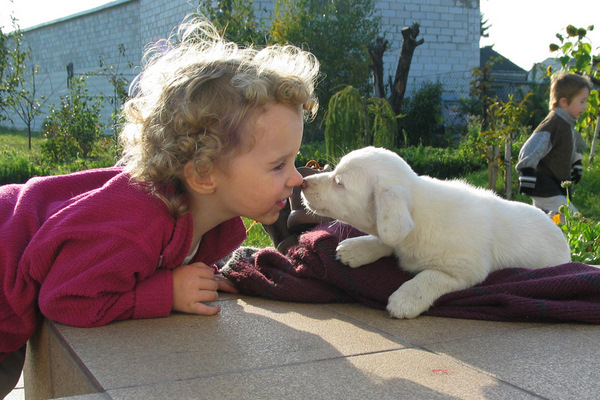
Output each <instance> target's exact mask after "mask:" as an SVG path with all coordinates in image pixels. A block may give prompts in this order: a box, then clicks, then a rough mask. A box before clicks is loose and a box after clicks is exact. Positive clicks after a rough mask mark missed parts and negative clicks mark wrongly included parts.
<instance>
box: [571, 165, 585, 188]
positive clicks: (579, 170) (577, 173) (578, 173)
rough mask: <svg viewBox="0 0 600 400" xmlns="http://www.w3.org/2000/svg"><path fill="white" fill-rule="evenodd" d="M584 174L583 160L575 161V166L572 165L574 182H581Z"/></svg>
mask: <svg viewBox="0 0 600 400" xmlns="http://www.w3.org/2000/svg"><path fill="white" fill-rule="evenodd" d="M582 176H583V164H582V163H581V160H579V161H575V162H574V163H573V166H572V167H571V180H572V181H573V182H574V183H579V181H580V180H581V177H582Z"/></svg>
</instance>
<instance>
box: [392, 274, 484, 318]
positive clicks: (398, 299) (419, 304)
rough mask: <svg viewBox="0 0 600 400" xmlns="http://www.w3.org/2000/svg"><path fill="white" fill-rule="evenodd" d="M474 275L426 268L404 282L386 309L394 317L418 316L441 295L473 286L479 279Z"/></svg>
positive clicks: (393, 294)
mask: <svg viewBox="0 0 600 400" xmlns="http://www.w3.org/2000/svg"><path fill="white" fill-rule="evenodd" d="M481 280H483V278H482V279H478V277H477V276H476V275H475V276H473V277H472V279H471V278H466V279H465V278H463V277H456V276H452V275H449V274H447V273H445V272H443V271H439V270H435V269H426V270H423V271H421V272H419V273H418V274H417V275H416V276H415V277H414V278H412V279H410V280H408V281H406V282H404V283H403V284H402V286H400V288H399V289H398V290H396V291H395V292H394V293H392V295H391V296H390V298H389V299H388V305H387V310H388V312H389V313H390V315H391V316H392V317H394V318H414V317H418V316H419V315H421V314H422V313H424V312H425V311H427V310H428V309H429V307H431V306H432V305H433V303H434V302H435V301H436V300H437V299H438V298H440V297H441V296H442V295H444V294H446V293H450V292H454V291H456V290H462V289H466V288H468V287H471V286H474V285H476V284H477V283H479V281H481Z"/></svg>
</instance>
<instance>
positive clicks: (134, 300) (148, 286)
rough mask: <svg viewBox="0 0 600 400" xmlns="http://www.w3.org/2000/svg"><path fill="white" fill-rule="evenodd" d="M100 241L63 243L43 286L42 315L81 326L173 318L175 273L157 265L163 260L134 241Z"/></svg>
mask: <svg viewBox="0 0 600 400" xmlns="http://www.w3.org/2000/svg"><path fill="white" fill-rule="evenodd" d="M97 239H98V240H90V238H86V240H83V239H81V240H76V239H73V240H69V241H68V242H66V243H64V244H63V245H62V246H61V249H60V251H59V252H58V253H57V254H56V257H55V259H54V262H53V264H52V265H51V267H50V270H49V273H48V275H47V276H46V278H45V279H44V280H43V282H42V285H41V288H40V295H39V300H38V303H39V307H40V310H41V312H42V314H43V315H44V316H46V317H47V318H50V319H52V320H55V321H58V322H60V323H63V324H67V325H72V326H79V327H93V326H102V325H106V324H108V323H110V322H112V321H117V320H124V319H131V318H156V317H166V316H168V315H169V313H170V312H171V306H172V300H173V284H172V276H171V271H170V270H167V269H161V268H157V263H158V259H155V260H153V259H152V257H150V255H148V254H145V253H144V252H143V251H142V250H141V248H139V247H137V246H136V244H135V243H134V242H131V241H127V240H122V239H121V238H112V239H111V238H104V239H105V240H101V239H102V238H101V237H99V238H97ZM109 239H110V240H109Z"/></svg>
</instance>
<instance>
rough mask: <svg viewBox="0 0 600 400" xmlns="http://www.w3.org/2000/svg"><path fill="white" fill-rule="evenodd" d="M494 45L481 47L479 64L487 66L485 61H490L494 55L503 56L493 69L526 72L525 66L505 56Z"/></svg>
mask: <svg viewBox="0 0 600 400" xmlns="http://www.w3.org/2000/svg"><path fill="white" fill-rule="evenodd" d="M492 47H493V46H485V47H482V48H480V49H479V66H480V67H483V66H485V63H486V62H488V61H490V59H491V58H492V57H502V60H501V61H497V62H496V63H495V64H494V65H493V66H492V71H511V72H525V73H527V71H525V70H524V69H523V68H521V67H519V66H518V65H517V64H515V63H513V62H512V61H510V60H509V59H508V58H506V57H504V56H503V55H502V54H500V53H498V52H497V51H496V50H494V49H493V48H492Z"/></svg>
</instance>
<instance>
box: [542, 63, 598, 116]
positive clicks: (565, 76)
mask: <svg viewBox="0 0 600 400" xmlns="http://www.w3.org/2000/svg"><path fill="white" fill-rule="evenodd" d="M583 89H587V90H588V91H590V90H592V82H591V81H590V80H589V78H587V77H585V76H582V75H578V74H572V73H564V72H561V73H557V74H554V75H553V76H552V83H551V85H550V109H551V110H555V109H556V108H558V107H559V105H558V103H559V101H560V99H561V98H563V97H564V98H566V99H567V104H571V101H572V100H573V99H574V98H575V96H577V95H578V94H579V92H580V91H581V90H583Z"/></svg>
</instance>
